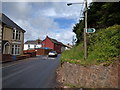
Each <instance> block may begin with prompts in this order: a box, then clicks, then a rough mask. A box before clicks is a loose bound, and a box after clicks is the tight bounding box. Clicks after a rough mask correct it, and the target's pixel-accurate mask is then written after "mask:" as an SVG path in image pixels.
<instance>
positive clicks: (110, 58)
mask: <svg viewBox="0 0 120 90" xmlns="http://www.w3.org/2000/svg"><path fill="white" fill-rule="evenodd" d="M119 48H120V25H114V26H112V27H108V28H106V29H100V30H97V32H95V33H93V34H89V35H87V49H88V58H87V59H86V60H84V47H83V42H81V43H80V44H79V45H77V46H74V47H73V48H72V49H71V50H68V51H64V52H63V53H62V55H61V63H63V62H70V63H79V64H83V65H85V64H87V65H88V64H90V65H91V64H100V63H106V64H105V65H106V66H107V65H109V64H110V63H113V62H114V60H118V59H119V58H118V57H120V49H119Z"/></svg>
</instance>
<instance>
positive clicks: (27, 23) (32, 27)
mask: <svg viewBox="0 0 120 90" xmlns="http://www.w3.org/2000/svg"><path fill="white" fill-rule="evenodd" d="M48 1H49V2H48ZM76 1H78V0H76ZM83 1H84V0H79V2H80V3H81V2H83ZM71 2H72V3H74V2H75V0H70V1H69V0H64V2H63V0H58V1H52V0H51V1H50V0H45V1H44V0H42V1H37V2H35V0H33V1H32V2H30V1H28V0H17V2H15V0H11V2H8V1H6V2H2V13H4V14H5V15H6V16H8V17H9V18H10V19H11V20H13V21H14V22H15V23H16V24H18V25H19V26H20V27H21V28H23V29H24V30H25V31H26V32H25V34H24V35H25V36H24V41H27V40H36V39H38V38H39V39H41V40H43V39H45V37H46V35H48V36H49V37H51V38H54V39H56V40H58V41H60V42H62V43H64V44H68V43H70V44H71V43H72V38H73V36H74V37H75V33H74V32H72V29H73V27H74V25H75V24H76V23H77V22H78V21H79V19H80V17H82V11H83V10H84V4H74V5H72V6H67V3H71Z"/></svg>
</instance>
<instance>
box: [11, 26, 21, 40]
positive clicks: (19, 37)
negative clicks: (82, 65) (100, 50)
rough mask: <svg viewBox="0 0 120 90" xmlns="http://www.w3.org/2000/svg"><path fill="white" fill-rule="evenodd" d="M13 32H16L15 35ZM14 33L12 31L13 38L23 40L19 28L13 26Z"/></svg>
mask: <svg viewBox="0 0 120 90" xmlns="http://www.w3.org/2000/svg"><path fill="white" fill-rule="evenodd" d="M14 31H15V32H14ZM13 33H14V36H13ZM13 33H12V39H13V40H21V32H20V31H19V30H16V28H13ZM17 34H18V35H17ZM13 37H14V38H13Z"/></svg>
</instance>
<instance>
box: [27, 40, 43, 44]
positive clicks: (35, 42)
mask: <svg viewBox="0 0 120 90" xmlns="http://www.w3.org/2000/svg"><path fill="white" fill-rule="evenodd" d="M40 43H41V40H40ZM25 44H39V43H38V40H28V41H26V42H25Z"/></svg>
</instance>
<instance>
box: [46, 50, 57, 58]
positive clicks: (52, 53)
mask: <svg viewBox="0 0 120 90" xmlns="http://www.w3.org/2000/svg"><path fill="white" fill-rule="evenodd" d="M57 55H58V54H57V52H56V51H51V52H49V53H48V56H49V57H57Z"/></svg>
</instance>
